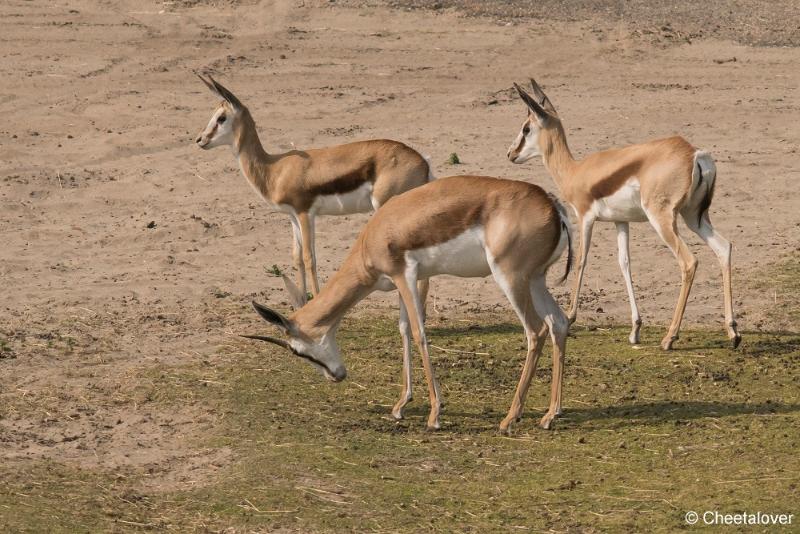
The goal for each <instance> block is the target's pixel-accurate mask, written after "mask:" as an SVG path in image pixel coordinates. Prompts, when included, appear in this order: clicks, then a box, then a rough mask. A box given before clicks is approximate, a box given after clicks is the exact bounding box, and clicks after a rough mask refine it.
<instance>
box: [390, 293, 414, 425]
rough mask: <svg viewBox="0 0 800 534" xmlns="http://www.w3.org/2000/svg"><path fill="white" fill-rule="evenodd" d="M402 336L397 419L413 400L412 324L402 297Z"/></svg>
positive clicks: (394, 412) (395, 412) (395, 416)
mask: <svg viewBox="0 0 800 534" xmlns="http://www.w3.org/2000/svg"><path fill="white" fill-rule="evenodd" d="M399 327H400V337H401V338H402V339H403V391H402V392H401V393H400V400H398V401H397V403H396V404H395V405H394V408H392V417H394V418H395V419H396V420H398V421H399V420H400V419H402V418H403V409H404V408H405V406H406V404H408V403H409V402H411V400H412V398H413V396H412V394H411V324H410V323H409V321H408V310H406V305H405V304H403V299H402V298H401V299H400V321H399Z"/></svg>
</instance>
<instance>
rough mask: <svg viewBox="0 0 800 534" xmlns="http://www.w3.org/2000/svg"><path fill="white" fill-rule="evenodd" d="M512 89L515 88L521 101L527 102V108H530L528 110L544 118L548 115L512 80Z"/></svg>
mask: <svg viewBox="0 0 800 534" xmlns="http://www.w3.org/2000/svg"><path fill="white" fill-rule="evenodd" d="M514 89H516V90H517V93H519V97H520V98H521V99H522V101H523V102H525V104H527V106H528V108H530V110H531V111H533V112H534V113H536V115H538V116H539V117H540V118H542V119H544V118H546V117H547V116H548V115H549V114H548V113H547V111H546V110H545V109H544V108H543V107H542V106H541V105H540V104H539V103H538V102H537V101H536V100H535V99H534V98H533V97H532V96H531V95H529V94H528V93H527V92H526V91H525V89H523V88H522V87H520V86H519V85H518V84H517V83H516V82H514Z"/></svg>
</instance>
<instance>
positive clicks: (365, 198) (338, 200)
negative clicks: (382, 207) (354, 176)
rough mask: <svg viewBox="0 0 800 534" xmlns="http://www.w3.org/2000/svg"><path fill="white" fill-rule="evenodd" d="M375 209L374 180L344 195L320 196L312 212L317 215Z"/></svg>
mask: <svg viewBox="0 0 800 534" xmlns="http://www.w3.org/2000/svg"><path fill="white" fill-rule="evenodd" d="M373 209H374V206H373V203H372V182H364V183H363V184H361V185H360V186H359V187H358V188H356V189H354V190H353V191H350V192H349V193H344V194H342V195H321V196H318V197H317V198H316V200H314V204H313V205H312V206H311V212H312V213H314V214H317V215H347V214H350V213H366V212H369V211H372V210H373Z"/></svg>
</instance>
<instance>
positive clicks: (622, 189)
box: [508, 80, 742, 350]
mask: <svg viewBox="0 0 800 534" xmlns="http://www.w3.org/2000/svg"><path fill="white" fill-rule="evenodd" d="M531 86H532V89H533V94H534V95H535V98H534V97H532V96H531V95H529V94H528V93H527V92H526V91H525V90H524V89H522V88H521V87H520V86H519V85H517V84H516V83H515V84H514V87H515V88H516V89H517V92H518V93H519V96H520V97H521V98H522V100H523V101H524V102H525V104H527V106H528V110H529V111H528V118H527V119H526V120H525V122H524V123H523V124H522V129H521V131H520V133H519V134H518V135H517V138H516V139H515V140H514V142H513V143H512V144H511V147H510V148H509V150H508V158H509V159H510V160H511V161H512V162H514V163H523V162H525V161H528V160H529V159H531V158H532V157H534V156H538V155H541V156H542V158H543V160H544V165H545V167H547V170H548V171H549V172H550V174H551V176H552V177H553V180H554V181H555V183H556V185H557V186H558V189H559V191H560V192H561V196H562V198H563V199H564V200H565V201H566V202H567V203H569V204H570V205H571V206H572V208H573V209H574V210H575V214H576V215H577V217H578V224H579V227H580V261H579V267H578V276H577V277H576V279H575V286H574V290H573V293H572V302H571V305H570V309H569V320H570V323H572V322H574V321H575V318H576V316H577V313H578V294H579V293H580V287H581V282H582V280H583V271H584V269H585V268H586V259H587V256H588V254H589V245H590V243H591V240H592V227H593V225H594V222H595V221H612V222H614V223H615V224H616V227H617V246H618V248H619V265H620V268H621V269H622V275H623V276H624V277H625V285H626V287H627V290H628V297H629V299H630V304H631V322H632V329H631V333H630V337H629V341H630V342H631V343H634V344H635V343H638V342H639V329H640V328H641V326H642V320H641V317H640V316H639V310H638V308H637V307H636V298H635V296H634V292H633V282H632V280H631V268H630V260H629V250H628V223H630V222H643V221H649V222H650V224H651V225H652V226H653V228H655V230H656V232H658V235H659V236H660V237H661V239H662V240H663V241H664V242H665V243H666V244H667V246H668V247H669V248H670V250H671V251H672V253H673V254H674V255H675V257H676V258H677V260H678V264H679V265H680V268H681V291H680V295H679V296H678V303H677V306H676V308H675V313H674V315H673V317H672V323H671V324H670V327H669V331H668V332H667V335H666V336H665V337H664V339H663V340H662V341H661V348H663V349H664V350H669V349H671V348H672V344H673V343H674V342H675V340H676V339H678V330H679V329H680V325H681V320H682V319H683V313H684V310H685V309H686V300H687V299H688V298H689V290H690V289H691V287H692V281H693V280H694V274H695V270H696V269H697V260H696V259H695V257H694V255H693V254H692V253H691V251H689V247H687V246H686V243H685V242H684V241H683V239H681V237H680V236H679V235H678V227H677V217H678V214H680V215H681V217H683V220H684V221H685V222H686V225H687V226H688V227H689V228H690V229H691V230H692V231H693V232H695V233H696V234H697V235H698V236H700V238H701V239H702V240H703V241H705V243H706V244H707V245H708V246H709V247H710V248H711V250H712V251H713V252H714V254H715V255H716V256H717V259H718V260H719V263H720V265H721V266H722V283H723V288H724V300H725V323H726V328H727V332H728V337H729V338H730V339H731V341H732V343H733V347H734V348H736V347H737V346H738V345H739V342H740V341H741V339H742V337H741V336H740V335H739V333H738V331H737V330H736V320H735V319H734V315H733V297H732V296H731V244H730V242H729V241H727V240H726V239H725V238H724V237H722V236H721V235H720V234H719V232H717V231H716V230H714V227H713V226H711V220H710V219H709V216H708V208H709V207H710V205H711V199H712V198H713V196H714V183H715V180H716V176H717V169H716V166H715V165H714V160H713V159H712V158H711V156H710V155H709V154H708V153H707V152H703V151H700V150H697V149H695V148H694V147H693V146H692V145H690V144H689V143H688V142H687V141H686V140H685V139H684V138H683V137H679V136H676V137H669V138H666V139H659V140H656V141H650V142H648V143H643V144H639V145H631V146H627V147H625V148H621V149H615V150H604V151H602V152H595V153H594V154H591V155H589V156H587V157H585V158H584V159H582V160H575V158H573V157H572V153H571V152H570V150H569V146H567V138H566V135H565V133H564V128H563V126H562V125H561V120H560V119H559V117H558V113H557V112H556V110H555V108H554V107H553V104H552V103H551V102H550V99H549V98H547V95H545V93H544V91H542V89H541V88H540V87H539V85H538V84H537V83H536V82H535V81H534V80H531Z"/></svg>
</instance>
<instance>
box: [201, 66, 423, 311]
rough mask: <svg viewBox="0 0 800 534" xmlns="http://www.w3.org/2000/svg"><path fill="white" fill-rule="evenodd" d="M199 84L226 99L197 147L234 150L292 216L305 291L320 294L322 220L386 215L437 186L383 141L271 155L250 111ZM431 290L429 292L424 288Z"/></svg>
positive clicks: (253, 181) (419, 164)
mask: <svg viewBox="0 0 800 534" xmlns="http://www.w3.org/2000/svg"><path fill="white" fill-rule="evenodd" d="M198 77H199V78H200V79H201V80H203V83H205V84H206V86H207V87H208V88H209V89H210V90H211V91H212V92H213V93H214V94H216V95H217V96H219V97H220V98H222V101H221V102H220V103H219V105H218V106H217V108H216V109H215V110H214V113H213V114H212V115H211V120H209V122H208V126H206V129H205V130H203V132H202V133H200V135H198V136H197V139H196V142H197V144H198V145H199V146H200V147H201V148H203V149H206V150H208V149H209V148H214V147H217V146H223V145H228V146H230V147H231V148H232V149H233V155H234V156H235V157H236V159H237V160H238V162H239V168H240V169H241V170H242V174H244V177H245V178H246V179H247V181H248V182H250V185H251V186H253V188H254V189H255V190H256V192H257V193H258V194H259V195H260V196H261V197H262V198H263V199H264V200H266V201H267V203H269V204H271V205H272V206H274V207H276V208H277V209H279V210H281V211H283V212H284V213H287V214H288V215H289V218H290V220H291V222H292V231H293V233H294V239H293V241H292V245H293V247H292V258H293V260H294V267H295V269H296V271H297V279H298V286H299V287H300V289H302V290H303V291H304V292H305V291H306V290H307V283H306V280H307V279H310V282H309V283H310V285H311V292H312V294H313V295H314V296H316V295H317V293H319V280H318V278H317V255H316V248H315V246H314V219H315V217H316V216H317V215H349V214H352V213H365V212H368V211H372V210H375V209H378V207H380V206H381V205H383V203H384V202H386V201H387V200H388V199H389V198H391V197H392V196H394V195H398V194H400V193H403V192H405V191H408V190H409V189H412V188H414V187H418V186H420V185H423V184H426V183H428V182H429V181H430V180H432V179H433V175H432V174H431V168H430V165H429V163H428V161H426V159H425V158H424V157H423V156H422V155H420V154H419V153H418V152H417V151H415V150H413V149H412V148H409V147H408V146H406V145H404V144H403V143H399V142H397V141H389V140H386V139H376V140H372V141H360V142H356V143H348V144H345V145H336V146H332V147H327V148H319V149H310V150H292V151H290V152H286V153H284V154H267V152H266V151H265V150H264V147H263V146H262V145H261V141H260V140H259V138H258V132H257V131H256V123H255V121H254V120H253V116H252V115H251V114H250V111H249V110H248V109H247V107H245V106H244V105H243V104H242V103H241V102H240V101H239V99H238V98H236V96H234V94H233V93H231V92H230V91H229V90H227V89H226V88H225V87H223V86H222V85H221V84H219V83H218V82H217V81H215V80H214V79H213V78H212V77H211V76H208V80H206V79H205V78H203V77H202V76H199V75H198ZM423 289H425V290H427V288H423Z"/></svg>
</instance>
